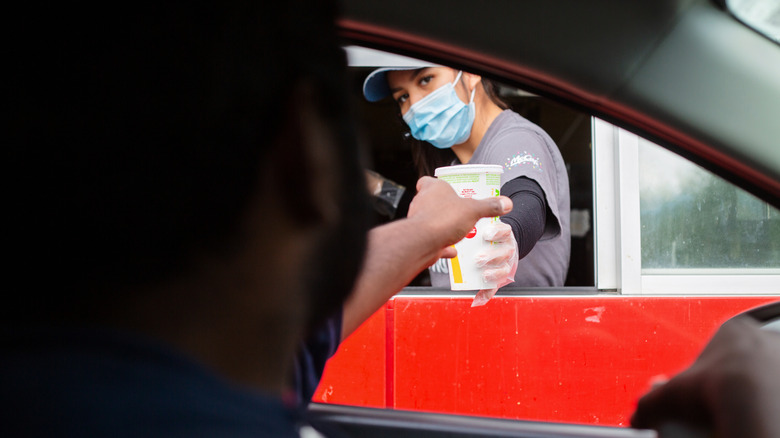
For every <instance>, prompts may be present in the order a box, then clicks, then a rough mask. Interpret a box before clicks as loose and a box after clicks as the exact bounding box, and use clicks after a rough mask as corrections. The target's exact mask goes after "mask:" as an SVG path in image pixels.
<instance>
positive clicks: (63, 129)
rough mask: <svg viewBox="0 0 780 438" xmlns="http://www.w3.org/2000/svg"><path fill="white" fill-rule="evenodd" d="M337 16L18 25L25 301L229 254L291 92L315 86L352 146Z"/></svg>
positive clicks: (15, 197)
mask: <svg viewBox="0 0 780 438" xmlns="http://www.w3.org/2000/svg"><path fill="white" fill-rule="evenodd" d="M301 3H306V4H305V5H302V4H301ZM22 7H24V6H22ZM301 10H305V11H307V12H306V13H305V14H301V13H300V11H301ZM334 16H335V11H334V6H333V4H332V3H331V2H321V1H319V0H311V1H290V2H272V6H269V5H268V4H267V2H254V1H236V2H229V1H226V2H215V3H203V4H201V3H192V4H186V5H181V4H168V3H167V2H159V3H156V4H154V5H151V6H149V7H148V9H145V8H144V7H142V6H139V5H137V4H135V3H133V4H125V5H122V4H111V5H110V6H105V7H104V8H102V9H101V8H100V7H95V6H94V5H85V6H83V7H79V6H78V5H74V4H71V3H68V4H62V5H58V4H53V5H48V6H46V7H30V8H29V10H28V11H27V12H26V13H25V12H22V13H20V14H18V15H17V16H14V20H12V21H14V22H15V24H14V29H13V30H14V31H15V33H12V34H14V35H16V36H17V37H18V38H19V40H20V41H24V44H18V45H14V44H9V46H11V47H12V49H11V50H10V53H8V54H7V63H8V64H9V67H8V68H9V69H10V70H11V79H10V81H9V83H8V85H10V86H9V87H8V88H10V93H9V95H8V96H6V97H5V98H4V99H5V100H6V103H7V105H9V106H10V107H11V108H13V114H12V116H11V123H10V131H9V133H8V134H7V135H8V137H7V143H6V147H7V150H9V151H10V160H9V161H8V163H9V164H10V166H11V167H12V169H11V171H10V175H11V177H12V179H11V180H12V181H14V186H13V187H12V188H11V187H9V188H8V190H11V194H10V196H9V202H10V203H9V204H7V205H6V209H7V210H6V211H7V212H8V215H7V216H8V218H9V219H10V222H11V227H12V228H11V229H13V230H14V231H13V236H12V237H11V239H10V240H11V242H10V245H9V246H8V247H7V249H8V251H9V252H10V253H11V254H13V256H12V257H13V260H14V261H13V262H12V264H11V266H10V268H11V269H10V271H11V279H12V280H13V281H12V280H11V279H6V281H7V282H8V283H9V284H15V285H17V286H16V287H17V289H16V290H15V291H13V292H12V293H13V294H16V295H17V298H19V300H18V301H20V302H21V303H22V305H26V306H27V307H30V308H32V307H40V306H44V307H46V306H48V307H49V308H54V307H57V306H63V305H65V306H67V305H73V306H76V305H78V304H71V303H82V304H83V303H84V302H87V301H88V300H89V299H90V297H93V298H94V297H96V296H97V295H99V294H102V293H106V291H113V290H122V289H126V288H129V287H133V286H137V285H142V284H149V283H154V282H158V281H161V280H164V279H166V278H169V277H170V276H172V275H176V274H177V273H180V272H182V271H185V270H186V269H188V268H189V267H190V265H189V264H190V262H191V257H192V254H194V253H196V252H199V251H206V252H210V253H213V254H215V255H220V254H229V253H231V252H232V251H234V250H235V249H236V247H238V246H239V245H240V244H241V239H240V237H241V236H239V235H237V228H238V221H239V219H240V217H241V216H242V214H243V213H244V210H245V208H246V206H247V204H248V201H249V198H250V196H251V195H252V194H253V192H254V190H255V189H256V186H257V183H258V181H259V175H258V172H259V164H260V163H261V161H262V160H263V158H264V156H265V154H266V153H267V152H268V150H267V149H268V145H269V144H270V143H272V142H273V141H274V140H276V138H277V137H278V132H279V126H280V125H281V123H280V113H283V110H281V108H282V107H283V106H284V105H285V103H286V102H287V100H288V99H289V94H288V93H289V91H290V89H291V88H292V86H293V85H294V84H295V83H297V82H298V81H300V80H301V78H307V79H308V80H310V81H311V82H313V83H314V86H315V87H314V88H315V89H316V90H319V92H320V96H319V97H318V99H317V102H318V103H319V104H320V106H321V107H322V113H323V114H326V115H331V117H332V119H333V120H332V121H331V122H332V124H333V125H334V126H336V129H337V130H339V131H340V132H341V136H342V137H343V138H345V139H349V138H352V137H354V136H352V135H351V133H350V132H349V131H350V130H351V129H352V128H351V124H349V123H347V122H345V121H344V120H342V119H343V116H344V113H345V112H346V100H345V98H344V97H343V96H344V95H345V94H346V93H345V92H344V84H343V83H341V82H342V81H343V72H342V71H341V70H343V64H344V58H343V53H341V51H340V50H339V49H338V45H337V43H336V36H335V32H334V29H333V17H334ZM326 108H327V109H326ZM350 148H352V146H351V145H347V146H345V148H344V154H343V155H344V156H343V157H339V158H340V159H341V158H345V157H350V156H352V155H356V152H355V151H354V150H352V149H350ZM7 187H8V186H7ZM12 307H13V306H10V305H4V306H3V308H4V309H8V310H12V311H18V309H15V310H14V309H12Z"/></svg>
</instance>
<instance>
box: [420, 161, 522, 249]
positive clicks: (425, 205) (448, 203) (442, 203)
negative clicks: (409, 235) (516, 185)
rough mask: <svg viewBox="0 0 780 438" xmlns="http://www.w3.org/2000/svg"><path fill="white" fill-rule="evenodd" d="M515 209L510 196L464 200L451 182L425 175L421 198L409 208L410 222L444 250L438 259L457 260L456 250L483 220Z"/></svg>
mask: <svg viewBox="0 0 780 438" xmlns="http://www.w3.org/2000/svg"><path fill="white" fill-rule="evenodd" d="M511 210H512V200H511V199H509V198H508V197H506V196H499V197H495V198H488V199H480V200H476V199H464V198H461V197H459V196H458V194H457V193H455V190H454V189H453V188H452V186H450V185H449V183H447V182H445V181H442V180H440V179H436V178H432V177H428V176H424V177H422V178H420V179H419V180H418V181H417V195H416V196H415V197H414V199H412V203H411V204H410V205H409V213H408V215H407V217H408V218H409V220H412V221H416V222H418V223H419V224H420V226H422V227H424V228H425V229H426V230H427V231H428V233H429V234H430V237H431V238H433V239H435V241H436V242H437V245H438V247H440V248H442V250H441V252H440V253H439V255H438V257H439V258H441V257H444V258H451V257H455V255H456V254H457V252H456V251H455V248H454V247H452V245H454V244H455V243H457V242H459V241H460V240H461V239H463V238H464V237H465V236H466V235H467V234H468V233H469V231H471V229H472V228H474V224H476V223H477V221H478V220H479V219H480V218H483V217H494V216H501V215H503V214H506V213H508V212H509V211H511Z"/></svg>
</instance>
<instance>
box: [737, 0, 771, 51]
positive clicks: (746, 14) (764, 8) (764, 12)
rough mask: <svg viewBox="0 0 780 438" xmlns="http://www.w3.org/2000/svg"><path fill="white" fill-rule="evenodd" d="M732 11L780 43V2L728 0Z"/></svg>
mask: <svg viewBox="0 0 780 438" xmlns="http://www.w3.org/2000/svg"><path fill="white" fill-rule="evenodd" d="M726 5H727V6H728V8H729V10H730V11H731V13H733V14H734V15H735V16H736V17H737V18H738V19H739V20H740V21H742V22H743V23H745V24H747V25H748V26H750V27H752V28H753V29H755V30H757V31H759V32H761V33H763V34H764V35H766V36H768V37H769V38H770V39H772V40H773V41H774V42H776V43H780V2H778V1H777V0H726Z"/></svg>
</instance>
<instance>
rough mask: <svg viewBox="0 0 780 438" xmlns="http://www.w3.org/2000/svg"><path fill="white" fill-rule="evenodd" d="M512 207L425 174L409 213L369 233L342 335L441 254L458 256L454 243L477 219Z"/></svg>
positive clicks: (350, 331) (500, 198)
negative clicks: (465, 194) (461, 192)
mask: <svg viewBox="0 0 780 438" xmlns="http://www.w3.org/2000/svg"><path fill="white" fill-rule="evenodd" d="M511 209H512V202H511V201H510V200H509V198H507V197H503V196H502V197H498V198H490V199H483V200H474V199H463V198H460V197H458V195H457V194H456V193H455V191H454V190H453V189H452V187H451V186H450V185H449V184H448V183H446V182H444V181H441V180H437V179H435V178H431V177H423V178H421V179H420V180H419V181H418V182H417V195H416V196H415V197H414V199H413V200H412V203H411V205H410V206H409V214H408V216H407V217H406V218H405V219H400V220H397V221H394V222H390V223H388V224H386V225H382V226H379V227H376V228H374V229H373V230H371V232H369V235H368V249H367V251H366V258H365V260H364V264H363V269H362V271H361V273H360V275H359V276H358V279H357V282H356V284H355V289H354V290H353V292H352V294H351V295H350V296H349V298H348V299H347V302H346V303H345V304H344V320H343V325H342V330H341V339H345V338H346V337H347V336H349V335H350V334H351V333H352V332H353V331H354V330H355V329H356V328H357V327H358V326H360V324H362V323H363V321H365V320H366V319H367V318H368V317H369V316H371V315H372V314H373V313H374V312H376V311H377V309H379V308H380V307H381V306H382V305H383V304H384V303H385V302H387V300H388V299H390V298H391V297H392V296H393V295H395V294H396V293H398V292H399V291H400V290H401V289H403V288H404V286H406V285H407V284H408V283H409V282H410V281H411V280H412V279H414V277H415V276H416V275H417V274H419V273H420V272H421V271H422V270H423V269H425V268H427V267H428V266H430V265H431V264H433V263H434V262H435V261H436V260H437V259H438V258H440V257H452V256H454V255H455V250H454V249H453V248H451V245H453V244H455V243H456V242H458V241H459V240H461V239H462V238H463V237H464V236H466V234H468V232H469V231H470V230H471V229H472V227H473V226H474V224H475V223H476V222H477V220H479V219H480V218H482V217H492V216H500V215H503V214H505V213H507V212H509V211H510V210H511Z"/></svg>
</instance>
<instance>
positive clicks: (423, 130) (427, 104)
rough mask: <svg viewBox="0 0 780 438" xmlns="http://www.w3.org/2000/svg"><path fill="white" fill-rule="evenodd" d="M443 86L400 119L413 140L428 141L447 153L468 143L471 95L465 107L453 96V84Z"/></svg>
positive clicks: (475, 89)
mask: <svg viewBox="0 0 780 438" xmlns="http://www.w3.org/2000/svg"><path fill="white" fill-rule="evenodd" d="M462 73H463V72H458V76H457V77H456V78H455V80H454V81H453V82H452V83H448V84H445V85H443V86H441V87H440V88H438V89H437V90H435V91H434V92H433V93H431V94H429V95H427V96H425V97H424V98H423V99H421V100H420V101H419V102H417V103H415V104H414V105H412V106H411V108H409V111H407V112H406V114H404V116H403V119H404V122H406V124H407V125H409V129H410V130H411V134H412V137H414V138H416V139H417V140H422V141H427V142H428V143H430V144H432V145H434V146H436V147H437V148H439V149H447V148H450V147H452V146H453V145H456V144H460V143H463V142H464V141H466V140H468V138H469V135H470V134H471V127H472V125H474V115H475V111H474V92H475V91H477V88H476V87H474V90H472V91H471V98H470V100H469V104H468V105H466V104H465V103H463V101H462V100H460V98H459V97H458V94H457V93H456V92H455V87H454V85H455V83H457V82H458V79H460V76H461V74H462Z"/></svg>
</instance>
